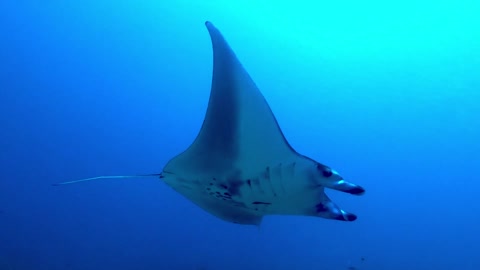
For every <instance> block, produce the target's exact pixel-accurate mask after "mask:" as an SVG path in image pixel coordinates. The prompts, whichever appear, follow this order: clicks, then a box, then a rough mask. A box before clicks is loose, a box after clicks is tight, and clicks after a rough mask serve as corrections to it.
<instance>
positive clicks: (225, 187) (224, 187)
mask: <svg viewBox="0 0 480 270" xmlns="http://www.w3.org/2000/svg"><path fill="white" fill-rule="evenodd" d="M219 186H220V187H221V188H223V189H228V186H227V185H224V184H220V185H219Z"/></svg>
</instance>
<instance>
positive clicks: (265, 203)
mask: <svg viewBox="0 0 480 270" xmlns="http://www.w3.org/2000/svg"><path fill="white" fill-rule="evenodd" d="M252 204H264V205H270V204H272V203H269V202H252Z"/></svg>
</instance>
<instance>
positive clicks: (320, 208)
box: [315, 203, 328, 213]
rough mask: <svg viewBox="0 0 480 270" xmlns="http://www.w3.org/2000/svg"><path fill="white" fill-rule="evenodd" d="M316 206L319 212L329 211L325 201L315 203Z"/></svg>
mask: <svg viewBox="0 0 480 270" xmlns="http://www.w3.org/2000/svg"><path fill="white" fill-rule="evenodd" d="M315 207H316V209H317V213H321V212H327V211H328V208H327V207H326V206H325V205H324V204H323V203H319V204H317V205H315Z"/></svg>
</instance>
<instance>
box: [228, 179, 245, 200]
mask: <svg viewBox="0 0 480 270" xmlns="http://www.w3.org/2000/svg"><path fill="white" fill-rule="evenodd" d="M228 183H229V184H230V186H229V188H228V192H229V193H230V194H231V195H232V196H238V195H240V188H241V187H242V186H243V185H244V182H243V181H241V180H235V179H231V180H229V181H228Z"/></svg>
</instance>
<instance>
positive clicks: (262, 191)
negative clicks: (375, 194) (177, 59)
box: [61, 22, 365, 225]
mask: <svg viewBox="0 0 480 270" xmlns="http://www.w3.org/2000/svg"><path fill="white" fill-rule="evenodd" d="M205 24H206V27H207V29H208V32H209V34H210V38H211V41H212V47H213V78H212V86H211V93H210V99H209V103H208V108H207V112H206V115H205V119H204V122H203V125H202V128H201V130H200V132H199V134H198V136H197V137H196V139H195V140H194V142H193V143H192V144H191V145H190V146H189V147H188V148H187V149H186V150H185V151H184V152H182V153H180V154H179V155H177V156H175V157H173V158H172V159H171V160H170V161H169V162H168V163H167V164H166V165H165V167H164V168H163V171H162V172H161V173H160V174H152V175H136V176H101V177H94V178H88V179H82V180H76V181H70V182H64V183H61V184H70V183H74V182H80V181H88V180H94V179H99V178H126V177H137V176H159V177H160V178H161V179H162V180H163V181H164V182H165V183H166V184H168V185H169V186H170V187H172V188H173V189H174V190H176V191H177V192H178V193H180V194H182V195H183V196H185V197H186V198H187V199H189V200H190V201H192V202H194V203H195V204H196V205H198V206H199V207H201V208H202V209H204V210H205V211H207V212H209V213H211V214H213V215H214V216H216V217H218V218H220V219H223V220H226V221H229V222H234V223H238V224H249V225H259V224H260V223H261V221H262V218H263V217H264V216H266V215H302V216H316V217H322V218H327V219H335V220H342V221H353V220H355V219H356V218H357V217H356V216H355V215H354V214H352V213H348V212H346V211H344V210H342V209H341V208H339V207H338V206H337V205H336V204H335V203H333V202H332V201H331V200H330V199H329V198H328V197H327V195H326V194H325V188H329V189H334V190H338V191H342V192H346V193H350V194H353V195H361V194H363V193H364V192H365V190H364V189H363V188H362V187H360V186H358V185H355V184H352V183H350V182H347V181H345V180H344V179H343V178H342V177H341V176H340V175H339V174H338V173H337V172H336V171H335V170H333V169H331V168H330V167H328V166H326V165H324V164H321V163H319V162H317V161H315V160H313V159H311V158H309V157H306V156H304V155H302V154H299V153H298V152H296V151H295V150H294V149H293V148H292V147H291V146H290V144H289V143H288V142H287V140H286V139H285V137H284V135H283V133H282V131H281V129H280V127H279V125H278V123H277V121H276V119H275V116H274V115H273V113H272V111H271V109H270V107H269V105H268V103H267V102H266V100H265V98H264V97H263V95H262V94H261V92H260V90H259V89H258V87H257V86H256V85H255V83H254V81H253V80H252V78H251V77H250V76H249V74H248V73H247V71H246V70H245V68H244V67H243V66H242V64H241V63H240V61H239V60H238V58H237V56H236V55H235V53H234V52H233V50H232V49H231V48H230V46H229V45H228V43H227V42H226V40H225V39H224V37H223V36H222V34H221V33H220V31H219V30H218V29H217V28H216V27H215V26H214V25H213V24H212V23H211V22H206V23H205Z"/></svg>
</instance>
